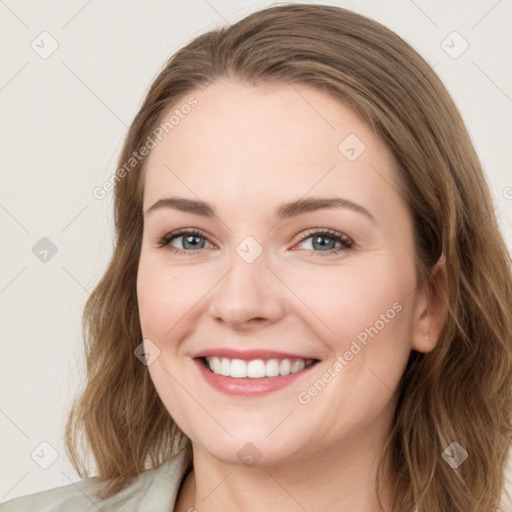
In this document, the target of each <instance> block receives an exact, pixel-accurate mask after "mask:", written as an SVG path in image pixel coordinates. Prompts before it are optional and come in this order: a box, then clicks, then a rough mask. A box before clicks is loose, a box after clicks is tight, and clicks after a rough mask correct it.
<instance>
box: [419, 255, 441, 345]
mask: <svg viewBox="0 0 512 512" xmlns="http://www.w3.org/2000/svg"><path fill="white" fill-rule="evenodd" d="M446 295H447V274H446V260H445V257H444V255H442V256H441V258H439V260H438V262H437V263H436V264H435V265H434V267H433V268H432V271H431V272H430V275H429V276H428V277H427V279H425V280H424V281H423V282H422V283H420V284H419V286H418V290H417V292H416V304H415V314H414V319H415V320H414V325H413V331H412V346H411V348H412V349H414V350H416V351H418V352H430V351H431V350H433V349H434V348H435V347H436V345H437V342H438V340H439V336H440V334H441V330H442V328H443V326H444V323H445V320H446V313H447V308H446V300H445V297H446Z"/></svg>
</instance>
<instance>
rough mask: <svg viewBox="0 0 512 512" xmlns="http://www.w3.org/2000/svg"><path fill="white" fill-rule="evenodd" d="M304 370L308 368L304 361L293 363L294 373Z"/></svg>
mask: <svg viewBox="0 0 512 512" xmlns="http://www.w3.org/2000/svg"><path fill="white" fill-rule="evenodd" d="M304 368H306V365H305V363H304V361H293V364H292V373H297V372H300V371H301V370H304Z"/></svg>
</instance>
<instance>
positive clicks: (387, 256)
mask: <svg viewBox="0 0 512 512" xmlns="http://www.w3.org/2000/svg"><path fill="white" fill-rule="evenodd" d="M190 96H192V97H193V98H195V100H196V101H197V104H195V106H194V108H191V109H188V108H187V109H183V110H182V112H184V111H187V112H189V113H188V114H186V115H184V114H182V116H180V118H179V122H178V123H176V124H174V125H173V127H172V130H170V131H169V133H168V134H167V135H165V136H164V137H163V138H162V140H161V141H160V142H158V141H157V145H156V147H154V149H152V151H151V154H150V156H149V157H148V160H147V162H146V163H147V169H146V170H147V175H146V180H145V192H144V205H143V211H144V212H145V214H144V234H143V242H142V252H141V256H140V264H139V271H138V281H137V291H138V300H139V311H140V319H141V327H142V332H143V336H144V339H145V341H144V348H145V350H146V352H147V353H149V354H150V356H149V359H148V361H149V363H150V364H149V366H148V369H149V372H150V375H151V378H152V380H153V382H154V384H155V387H156V390H157V392H158V394H159V396H160V397H161V399H162V402H163V403H164V405H165V407H166V408H167V410H168V411H169V414H170V415H171V416H172V417H173V418H174V420H175V421H176V423H177V424H178V425H179V427H180V428H181V429H182V430H183V431H184V432H185V434H186V435H187V436H188V437H189V438H190V439H191V440H192V442H193V444H194V448H195V449H196V450H200V451H202V452H204V453H209V454H210V455H212V456H214V457H215V458H217V459H220V460H223V461H225V462H232V463H237V464H246V465H252V464H254V463H255V462H259V463H260V464H269V465H271V464H275V463H280V462H283V461H295V460H299V459H300V458H302V457H308V456H311V455H313V454H315V453H322V452H323V453H330V454H335V453H337V452H339V453H343V452H342V451H341V450H346V449H347V448H348V447H354V446H357V448H358V450H365V449H366V448H369V447H370V446H371V445H372V443H375V442H377V440H379V439H381V437H382V435H383V433H384V432H385V431H386V429H387V428H388V425H389V421H390V415H391V412H392V404H393V402H392V400H393V393H394V391H395V390H396V388H397V385H398V383H399V380H400V378H401V376H402V374H403V371H404V368H405V365H406V362H407V359H408V356H409V354H410V351H411V349H416V350H419V351H428V350H430V349H431V348H432V346H431V345H429V343H430V342H429V341H427V340H425V336H427V335H428V334H429V333H428V332H427V331H428V325H427V323H426V319H425V315H424V311H423V310H424V305H425V302H424V295H423V292H422V287H421V286H419V284H418V281H417V277H416V272H415V265H414V259H413V244H412V242H413V239H412V236H413V231H412V221H411V216H410V214H409V212H408V210H407V208H406V205H405V202H404V200H403V198H402V197H401V196H400V194H399V192H398V191H397V190H398V187H397V184H396V174H395V173H396V170H395V167H396V164H395V161H394V159H393V157H392V155H391V153H390V151H389V150H388V149H387V147H386V146H385V145H384V144H383V143H382V142H381V141H380V139H379V138H377V136H376V135H375V133H374V132H372V130H371V129H370V128H369V126H368V125H367V124H366V123H365V122H364V121H363V120H362V119H361V118H360V117H359V116H358V115H356V114H355V113H354V112H353V111H352V110H351V109H350V108H348V107H347V106H346V105H344V104H343V103H341V102H340V101H338V100H336V99H334V98H332V97H330V96H328V95H326V94H325V93H323V92H321V91H318V90H316V89H314V88H311V87H308V86H304V85H300V86H299V85H294V86H293V87H291V86H289V85H286V84H282V85H268V86H259V87H255V86H250V85H246V84H242V83H240V82H235V81H217V82H215V83H214V84H212V85H210V86H209V87H208V88H207V89H205V90H203V91H200V90H197V91H195V92H194V93H193V94H191V95H190ZM187 99H188V98H186V99H185V100H183V104H185V103H186V101H187ZM174 108H178V109H179V108H180V105H177V106H176V107H174ZM168 117H169V116H168ZM203 202H204V203H207V205H204V204H203ZM174 232H175V233H174ZM172 233H174V234H172ZM160 241H162V243H164V244H165V242H167V245H163V246H160V245H161V243H160ZM141 341H142V340H141Z"/></svg>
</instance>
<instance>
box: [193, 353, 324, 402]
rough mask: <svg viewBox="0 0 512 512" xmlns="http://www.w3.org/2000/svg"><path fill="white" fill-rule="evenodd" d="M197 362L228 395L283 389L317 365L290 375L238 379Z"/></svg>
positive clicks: (217, 387)
mask: <svg viewBox="0 0 512 512" xmlns="http://www.w3.org/2000/svg"><path fill="white" fill-rule="evenodd" d="M195 362H196V364H197V365H198V367H199V371H200V372H201V374H202V375H203V377H204V379H205V380H206V382H208V384H210V385H211V386H212V387H214V388H215V389H218V390H219V391H222V392H223V393H227V394H228V395H239V396H259V395H264V394H266V393H270V392H271V391H277V390H278V389H282V388H284V387H286V386H288V385H289V384H291V383H292V382H294V381H296V380H297V379H300V378H301V377H302V376H303V375H306V374H307V373H309V370H311V369H312V368H313V367H314V366H315V365H316V363H315V364H312V365H311V366H308V367H307V368H304V370H301V371H300V372H296V373H290V374H289V375H278V376H277V377H262V378H261V379H250V378H249V377H245V378H238V379H237V378H233V377H225V376H224V375H217V374H216V373H213V372H211V371H210V370H208V369H207V368H206V367H205V366H204V364H203V361H202V360H201V359H196V360H195Z"/></svg>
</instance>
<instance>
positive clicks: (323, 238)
mask: <svg viewBox="0 0 512 512" xmlns="http://www.w3.org/2000/svg"><path fill="white" fill-rule="evenodd" d="M316 240H322V242H321V243H320V248H324V249H325V248H326V247H327V245H329V244H328V243H327V244H326V243H325V240H330V241H331V244H332V243H334V240H333V239H332V238H329V237H326V236H317V237H315V238H314V239H313V247H315V241H316ZM316 248H317V247H315V249H316ZM327 248H328V249H334V247H327Z"/></svg>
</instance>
